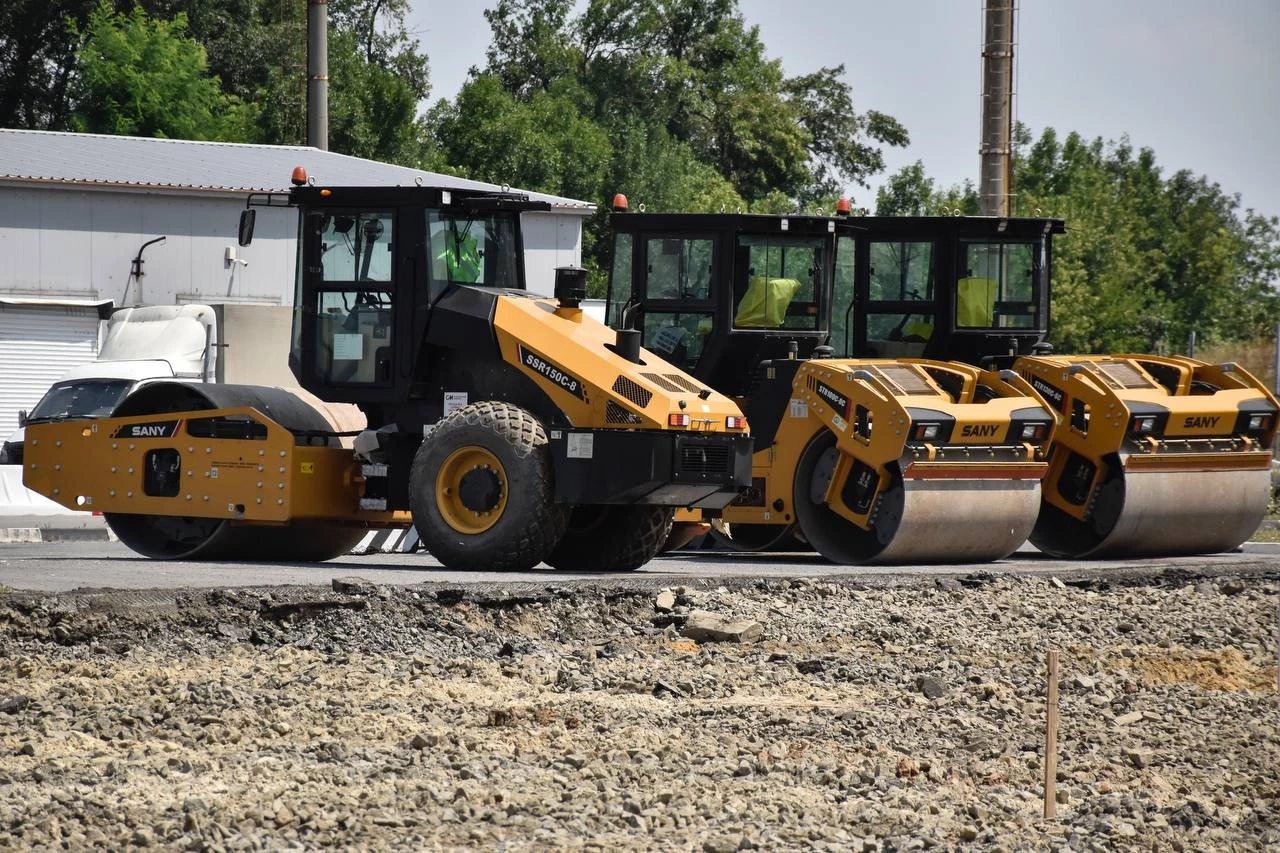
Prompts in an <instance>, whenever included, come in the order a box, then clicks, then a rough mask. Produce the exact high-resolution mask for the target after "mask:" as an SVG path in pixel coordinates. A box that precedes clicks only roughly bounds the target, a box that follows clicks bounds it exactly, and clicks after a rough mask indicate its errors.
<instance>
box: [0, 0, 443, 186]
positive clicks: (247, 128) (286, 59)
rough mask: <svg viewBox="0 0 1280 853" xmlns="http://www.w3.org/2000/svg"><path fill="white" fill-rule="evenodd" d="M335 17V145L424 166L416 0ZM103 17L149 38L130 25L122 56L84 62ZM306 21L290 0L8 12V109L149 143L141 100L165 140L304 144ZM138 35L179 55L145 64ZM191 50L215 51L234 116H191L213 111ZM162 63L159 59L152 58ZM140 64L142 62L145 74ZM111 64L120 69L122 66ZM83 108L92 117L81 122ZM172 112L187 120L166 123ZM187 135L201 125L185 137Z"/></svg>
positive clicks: (0, 70) (362, 6) (334, 1)
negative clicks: (103, 101) (138, 112)
mask: <svg viewBox="0 0 1280 853" xmlns="http://www.w3.org/2000/svg"><path fill="white" fill-rule="evenodd" d="M328 8H329V12H330V34H329V66H330V72H329V77H330V90H329V91H330V101H329V118H330V139H329V142H330V148H332V149H333V150H335V151H339V152H341V153H344V154H352V155H356V156H362V157H372V158H376V159H381V160H387V161H390V162H397V163H404V164H407V165H419V164H420V163H421V162H422V161H423V160H424V159H425V158H426V157H427V156H428V145H429V136H428V134H427V132H426V129H425V127H424V126H423V124H422V122H421V120H420V118H419V115H418V104H419V103H420V102H421V101H422V100H424V99H425V98H426V97H427V95H428V94H429V93H430V85H429V76H428V68H427V58H426V56H425V55H424V54H423V53H422V51H421V49H420V47H419V45H418V42H417V41H416V40H415V39H413V38H412V37H411V36H410V35H409V33H408V30H407V28H406V25H405V15H406V13H407V12H408V10H409V0H330V3H329V5H328ZM99 10H109V11H110V12H114V13H116V14H115V15H114V17H113V18H112V20H114V21H116V22H117V23H116V28H117V29H120V30H121V31H124V29H123V28H125V27H126V26H129V27H132V26H141V25H140V24H138V25H135V24H134V23H133V22H134V21H135V20H143V19H145V20H146V21H148V22H149V26H150V27H151V32H143V31H141V30H136V31H134V30H130V31H128V33H127V37H126V38H124V39H114V40H112V39H108V40H107V41H108V42H109V43H110V46H111V49H112V50H113V51H115V52H114V53H113V54H112V55H111V56H110V58H108V56H107V55H106V54H100V57H101V61H99V62H97V63H96V65H95V64H93V63H92V62H91V63H90V64H89V65H85V63H84V61H83V60H84V57H83V56H82V54H81V52H80V51H81V49H82V47H83V45H84V43H85V41H86V38H87V37H89V36H90V35H92V34H93V33H94V31H95V30H96V29H99V28H100V27H95V26H94V25H92V24H91V18H92V17H93V16H94V15H95V14H97V15H99V16H100V17H102V16H103V15H106V13H105V12H102V11H99ZM144 13H145V14H144ZM306 15H307V6H306V4H305V3H302V2H285V3H281V2H278V0H203V2H201V3H191V2H189V0H138V2H136V3H135V2H133V0H100V2H98V0H51V2H35V0H16V2H12V3H6V4H0V104H2V105H3V107H4V111H5V114H6V115H9V116H12V117H13V118H12V120H11V121H10V122H9V126H11V127H25V128H36V129H48V130H67V129H73V128H78V127H83V128H88V127H92V128H93V129H99V130H102V131H103V132H118V133H132V134H139V135H149V134H150V133H151V132H152V131H151V130H149V129H148V128H149V127H150V125H149V124H148V123H147V122H145V121H135V120H133V119H131V118H130V117H129V114H128V108H126V105H128V104H132V105H133V108H141V109H145V110H148V111H149V112H150V113H151V114H154V115H156V116H157V118H158V120H159V121H160V123H161V124H162V125H163V124H165V123H166V122H168V123H169V126H170V127H171V128H173V129H171V130H163V129H162V130H161V131H160V132H162V133H166V134H168V135H174V134H188V133H190V134H194V135H193V136H191V138H234V139H236V140H237V141H242V142H261V143H269V144H291V145H298V144H304V143H305V141H306V50H307V29H306ZM139 16H141V17H139ZM161 32H162V33H163V36H164V37H163V38H161V37H160V36H159V33H161ZM138 37H140V38H141V40H142V41H143V42H145V43H146V44H147V46H148V47H147V49H149V50H152V51H155V50H157V49H158V48H159V46H160V45H161V44H168V45H169V47H170V48H172V50H171V51H170V53H169V54H165V55H160V54H157V55H156V56H152V55H149V54H148V55H146V56H145V57H144V53H143V46H142V44H141V43H140V44H137V45H133V44H132V43H133V42H134V40H135V38H138ZM98 40H99V41H101V40H102V39H101V36H100V37H99V39H98ZM184 42H195V43H198V45H199V46H200V47H201V48H203V53H204V57H203V61H204V63H205V65H204V70H203V71H202V72H201V75H196V76H197V77H199V76H204V77H207V78H214V79H216V84H215V85H216V88H217V89H218V92H219V93H220V94H221V95H223V96H225V98H226V100H224V101H222V102H221V103H222V106H221V107H220V108H219V112H221V113H224V116H223V117H224V118H225V119H226V121H224V122H222V126H221V127H212V126H211V125H210V124H209V123H207V122H206V123H203V124H202V123H201V122H200V121H196V122H195V123H194V124H191V122H190V120H189V116H190V115H191V114H199V113H201V112H202V111H203V110H205V108H206V106H207V105H208V103H209V98H208V97H207V94H206V93H205V92H204V91H203V90H202V87H201V86H199V85H196V84H193V83H192V80H193V79H194V78H193V77H192V74H191V69H192V67H193V65H192V60H193V58H194V57H192V56H189V55H186V54H182V51H183V50H186V51H188V53H189V52H190V51H189V48H188V46H186V45H183V43H184ZM178 46H181V47H182V50H179V49H178ZM163 53H164V52H163V51H162V52H161V54H163ZM153 58H159V59H161V61H160V62H159V63H154V62H152V61H151V60H152V59H153ZM140 60H144V61H145V66H144V67H139V66H138V65H137V62H138V61H140ZM198 64H199V63H196V65H198ZM112 65H119V66H121V69H120V70H119V71H114V70H113V69H112V68H111V67H109V66H112ZM125 69H130V70H125ZM171 78H172V79H171ZM184 87H185V88H184ZM192 87H194V88H192ZM127 90H132V91H131V92H130V91H127ZM91 92H105V93H106V94H108V95H109V96H110V97H111V98H112V99H113V101H114V104H115V106H107V107H103V108H101V109H99V108H98V107H97V106H96V105H95V104H93V103H92V99H91V98H90V97H89V93H91ZM163 93H170V95H172V94H174V93H176V95H177V96H178V97H180V98H183V99H189V103H183V102H181V101H176V100H175V101H172V102H169V103H166V102H165V101H164V100H163V98H164V97H165V96H164V95H163ZM245 105H252V107H253V109H247V108H246V107H245ZM73 110H79V113H80V115H79V118H78V119H76V120H75V121H73V118H72V113H73ZM113 111H114V112H113ZM165 113H176V114H180V115H186V116H188V118H182V119H181V120H177V119H173V118H167V119H166V118H164V117H163V114H165ZM217 124H218V122H216V121H215V122H213V125H217ZM189 127H190V128H196V129H192V130H187V129H182V130H179V129H177V128H189ZM110 128H118V129H115V130H111V129H110Z"/></svg>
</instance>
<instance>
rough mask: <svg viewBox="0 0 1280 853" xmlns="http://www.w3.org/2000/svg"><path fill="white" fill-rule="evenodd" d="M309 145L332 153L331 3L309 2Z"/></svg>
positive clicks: (314, 0) (322, 1) (312, 0)
mask: <svg viewBox="0 0 1280 853" xmlns="http://www.w3.org/2000/svg"><path fill="white" fill-rule="evenodd" d="M307 144H308V145H310V146H312V147H313V148H319V149H320V150H321V151H328V150H329V0H307Z"/></svg>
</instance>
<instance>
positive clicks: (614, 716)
mask: <svg viewBox="0 0 1280 853" xmlns="http://www.w3.org/2000/svg"><path fill="white" fill-rule="evenodd" d="M343 590H344V591H341V592H339V591H335V590H320V589H315V588H310V589H300V590H299V589H291V590H283V589H281V590H253V589H242V590H219V591H213V592H208V593H206V592H198V593H196V592H192V593H186V594H183V593H179V594H178V595H177V596H176V598H175V596H174V594H173V593H155V594H153V595H141V596H139V595H133V596H129V597H114V598H113V597H112V596H110V595H88V594H79V595H76V594H64V595H58V596H34V595H24V594H18V593H9V594H0V848H51V847H52V848H57V847H64V848H72V849H77V848H82V847H85V846H88V845H99V846H103V847H108V848H121V847H126V846H130V845H136V846H142V847H145V846H152V845H169V846H174V847H181V848H186V849H262V848H268V847H269V848H282V847H286V848H287V847H317V846H328V845H340V846H344V847H345V846H361V847H365V846H367V847H375V848H385V847H392V846H395V847H410V848H425V849H433V848H443V849H456V848H480V849H501V850H521V849H532V848H538V849H592V850H604V849H641V848H658V847H661V848H667V849H674V850H686V849H691V850H706V851H721V850H723V851H732V850H744V849H799V848H803V849H829V850H840V851H846V850H854V851H859V850H879V849H885V850H913V849H926V848H935V847H943V848H953V847H958V846H975V847H982V848H997V847H1004V848H1006V849H1015V848H1017V849H1020V848H1028V847H1030V848H1054V849H1059V848H1071V849H1097V850H1111V849H1117V848H1133V849H1137V848H1143V849H1169V848H1172V849H1190V850H1205V849H1214V850H1221V849H1232V848H1238V849H1256V848H1265V847H1268V846H1270V847H1272V848H1273V849H1274V848H1275V846H1276V845H1280V704H1278V703H1280V697H1278V696H1277V693H1276V679H1277V674H1276V640H1277V638H1276V618H1277V599H1278V598H1280V569H1271V570H1267V569H1264V570H1262V571H1256V572H1252V573H1246V574H1245V575H1244V576H1242V577H1235V578H1222V577H1218V578H1205V577H1198V576H1194V575H1189V574H1187V573H1179V574H1176V575H1172V574H1169V573H1165V574H1162V575H1160V576H1157V577H1148V578H1142V577H1136V578H1126V579H1118V578H1112V579H1109V581H1099V580H1097V577H1096V576H1095V577H1094V578H1093V579H1077V580H1071V579H1068V580H1067V581H1066V582H1065V583H1064V582H1063V581H1062V580H1059V579H1057V578H1044V577H1038V578H1016V577H1012V578H1011V577H992V576H988V575H975V576H969V577H965V578H946V579H941V580H936V581H935V580H933V579H926V580H918V581H906V582H902V581H898V582H894V583H893V584H888V583H886V584H884V585H874V584H868V583H864V582H851V581H829V580H821V579H819V580H808V579H802V580H779V579H772V580H767V581H756V582H752V581H744V582H738V583H736V584H732V585H730V586H728V587H707V588H692V587H690V588H680V589H675V590H670V591H667V592H665V593H660V594H659V595H657V596H655V595H654V593H653V592H652V591H643V590H636V589H630V590H629V589H628V588H627V587H626V585H625V582H622V584H621V585H618V584H615V585H607V584H601V585H577V586H565V587H561V588H549V589H547V590H545V591H543V592H541V593H539V594H533V595H520V596H512V595H504V594H502V593H500V592H497V591H493V590H478V589H477V588H471V589H468V590H457V589H442V588H429V587H407V588H374V587H372V586H371V585H370V586H362V585H360V584H352V585H351V586H348V587H343ZM668 608H670V609H668ZM695 608H696V609H701V610H706V611H710V612H711V613H713V614H717V615H719V616H721V617H724V618H726V619H728V620H737V624H736V625H734V626H730V627H729V628H728V629H727V630H728V632H729V634H730V635H743V636H744V637H745V638H747V639H749V638H750V637H751V636H752V635H753V634H754V633H756V632H757V631H758V632H759V633H760V636H759V638H758V639H757V640H755V641H753V642H741V643H739V642H728V641H721V642H712V641H704V642H696V641H694V640H692V639H689V638H687V637H685V636H684V635H683V634H684V633H685V632H688V633H694V632H692V631H690V629H691V628H692V627H693V625H694V623H697V622H702V621H705V619H704V617H702V616H698V617H695V618H694V619H692V620H690V619H689V618H688V617H689V613H690V611H691V610H693V609H695ZM686 623H687V624H686ZM751 623H755V625H752V624H751ZM698 636H703V635H701V634H700V635H698ZM1050 646H1053V647H1056V648H1058V649H1060V650H1061V679H1060V690H1061V698H1060V708H1061V723H1060V738H1061V741H1060V747H1059V758H1058V776H1057V779H1058V801H1059V803H1060V804H1059V805H1058V817H1057V818H1056V819H1055V820H1044V819H1043V818H1042V817H1041V812H1042V802H1041V797H1042V789H1041V779H1042V773H1043V770H1042V760H1043V730H1044V711H1045V709H1044V700H1043V694H1044V690H1045V674H1044V671H1045V667H1044V658H1045V650H1046V649H1047V648H1049V647H1050Z"/></svg>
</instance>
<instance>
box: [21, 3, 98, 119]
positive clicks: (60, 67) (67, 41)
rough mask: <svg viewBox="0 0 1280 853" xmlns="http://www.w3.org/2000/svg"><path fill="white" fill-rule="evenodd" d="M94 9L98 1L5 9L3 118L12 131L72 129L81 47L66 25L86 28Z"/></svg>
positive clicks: (24, 5) (39, 4) (40, 4)
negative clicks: (73, 83) (74, 82)
mask: <svg viewBox="0 0 1280 853" xmlns="http://www.w3.org/2000/svg"><path fill="white" fill-rule="evenodd" d="M94 5H95V4H94V0H9V2H6V3H0V116H4V117H5V118H4V122H5V126H6V127H11V128H26V129H33V130H62V129H64V128H65V127H66V123H67V121H68V118H69V116H70V112H71V110H70V101H69V92H70V84H71V78H72V72H73V70H74V68H75V59H76V48H77V47H78V44H79V42H78V39H77V38H76V37H75V35H74V34H73V33H72V32H71V30H69V29H68V28H67V23H66V22H67V21H68V20H72V21H78V22H81V23H83V22H84V21H85V20H86V19H87V18H88V15H89V12H90V11H91V10H92V9H93V8H94Z"/></svg>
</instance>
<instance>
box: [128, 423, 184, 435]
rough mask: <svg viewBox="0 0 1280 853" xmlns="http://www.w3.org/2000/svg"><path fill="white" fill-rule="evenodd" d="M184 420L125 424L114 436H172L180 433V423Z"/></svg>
mask: <svg viewBox="0 0 1280 853" xmlns="http://www.w3.org/2000/svg"><path fill="white" fill-rule="evenodd" d="M181 423H182V421H180V420H177V421H155V422H153V423H149V424H125V425H124V426H122V427H120V428H118V429H117V430H116V431H115V432H114V433H113V434H112V438H170V437H172V436H174V435H177V434H178V425H179V424H181Z"/></svg>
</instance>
